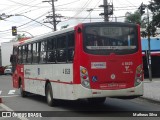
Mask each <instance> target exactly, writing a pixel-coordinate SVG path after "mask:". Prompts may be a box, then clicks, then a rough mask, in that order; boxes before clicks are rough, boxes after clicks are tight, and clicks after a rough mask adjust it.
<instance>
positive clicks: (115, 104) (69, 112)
mask: <svg viewBox="0 0 160 120" xmlns="http://www.w3.org/2000/svg"><path fill="white" fill-rule="evenodd" d="M0 97H1V98H2V101H3V104H4V105H5V106H7V109H6V110H7V111H11V110H13V111H54V114H55V115H54V116H55V117H58V116H62V117H65V116H71V117H76V116H78V117H80V116H82V117H85V116H87V117H88V116H89V117H91V116H93V115H95V112H97V111H103V112H102V113H100V114H96V116H104V117H107V114H108V112H110V111H112V112H113V111H114V112H117V111H130V112H133V111H138V112H141V111H142V112H144V111H150V112H151V111H160V104H159V103H153V102H149V101H147V100H145V99H141V98H136V99H132V100H122V99H116V98H107V99H106V102H105V104H104V105H99V106H97V105H91V104H88V103H87V101H86V100H77V101H64V100H63V101H62V100H60V102H59V105H58V106H56V107H49V106H48V105H47V103H46V99H45V97H42V96H38V95H32V94H31V95H29V96H27V97H26V98H22V97H21V96H20V95H19V91H18V90H16V89H14V88H13V87H12V80H11V76H10V75H6V76H5V75H2V76H0ZM59 111H61V112H59ZM64 111H65V113H64ZM88 111H89V112H88ZM92 112H93V114H92ZM62 113H63V115H64V116H63V115H62ZM87 113H88V114H87ZM126 117H127V116H126ZM101 119H102V118H101Z"/></svg>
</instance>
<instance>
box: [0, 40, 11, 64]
mask: <svg viewBox="0 0 160 120" xmlns="http://www.w3.org/2000/svg"><path fill="white" fill-rule="evenodd" d="M13 44H14V42H4V43H1V62H2V64H1V66H7V65H10V64H11V63H10V55H11V54H12V51H13Z"/></svg>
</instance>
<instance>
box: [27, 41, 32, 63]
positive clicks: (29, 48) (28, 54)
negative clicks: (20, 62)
mask: <svg viewBox="0 0 160 120" xmlns="http://www.w3.org/2000/svg"><path fill="white" fill-rule="evenodd" d="M31 62H32V44H29V45H28V52H27V63H31Z"/></svg>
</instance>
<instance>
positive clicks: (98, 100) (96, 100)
mask: <svg viewBox="0 0 160 120" xmlns="http://www.w3.org/2000/svg"><path fill="white" fill-rule="evenodd" d="M105 100H106V98H105V97H102V98H88V102H89V103H91V104H93V105H94V104H103V103H104V102H105Z"/></svg>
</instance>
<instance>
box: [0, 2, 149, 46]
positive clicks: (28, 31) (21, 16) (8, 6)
mask: <svg viewBox="0 0 160 120" xmlns="http://www.w3.org/2000/svg"><path fill="white" fill-rule="evenodd" d="M42 1H46V0H3V1H1V2H0V15H2V17H3V18H4V20H0V44H1V43H2V42H8V41H10V40H11V39H13V38H14V36H12V33H11V27H12V26H17V30H18V34H23V33H24V34H25V35H26V36H27V37H31V36H34V37H36V36H38V35H41V34H46V33H48V32H52V31H53V29H52V28H53V25H52V24H50V23H45V22H47V21H49V19H47V18H46V16H49V15H51V14H52V5H51V2H42ZM47 1H50V0H47ZM148 1H150V0H108V3H110V4H111V3H113V7H114V11H113V15H112V16H110V19H109V21H113V22H114V21H116V20H117V21H118V22H123V21H124V16H125V13H126V12H132V13H133V12H134V11H136V10H137V9H138V7H139V6H140V5H141V3H142V2H143V3H144V4H148ZM54 5H55V13H56V14H57V15H60V16H63V17H62V18H59V19H57V20H58V21H61V22H59V23H58V24H57V29H58V30H60V29H61V27H62V26H65V25H69V26H74V25H76V24H78V23H82V22H102V21H104V18H103V16H100V15H99V14H100V13H103V8H101V7H99V6H100V5H103V0H55V2H54ZM90 9H92V11H90V12H89V11H88V10H90ZM6 15H11V17H9V18H6ZM5 18H6V19H5ZM35 21H36V22H35ZM40 23H41V24H40Z"/></svg>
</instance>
